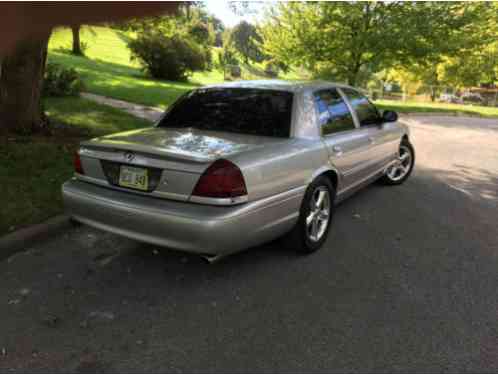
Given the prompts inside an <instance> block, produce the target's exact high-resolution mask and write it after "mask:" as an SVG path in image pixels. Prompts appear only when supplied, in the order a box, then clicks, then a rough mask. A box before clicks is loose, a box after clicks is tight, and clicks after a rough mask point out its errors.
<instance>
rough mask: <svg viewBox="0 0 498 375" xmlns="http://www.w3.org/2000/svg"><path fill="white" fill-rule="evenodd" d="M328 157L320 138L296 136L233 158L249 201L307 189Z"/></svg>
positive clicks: (325, 163)
mask: <svg viewBox="0 0 498 375" xmlns="http://www.w3.org/2000/svg"><path fill="white" fill-rule="evenodd" d="M327 159H328V154H327V151H326V149H325V147H324V145H323V143H322V141H321V140H320V139H316V140H313V139H297V138H291V139H288V140H285V141H283V142H280V143H277V144H273V145H271V147H263V148H260V149H254V150H250V151H247V152H244V153H241V154H239V155H235V156H233V157H231V158H230V160H231V161H233V162H234V163H235V164H237V165H238V166H239V168H240V169H241V170H242V173H243V175H244V178H245V181H246V186H247V190H248V195H249V200H250V201H252V200H257V199H262V198H265V197H269V196H272V195H276V194H280V193H283V192H286V191H290V190H292V189H297V188H303V189H304V188H305V187H306V186H307V185H308V184H309V183H310V182H311V179H312V177H313V175H314V174H315V172H316V171H317V170H319V169H321V168H323V166H325V165H327ZM303 191H304V190H303Z"/></svg>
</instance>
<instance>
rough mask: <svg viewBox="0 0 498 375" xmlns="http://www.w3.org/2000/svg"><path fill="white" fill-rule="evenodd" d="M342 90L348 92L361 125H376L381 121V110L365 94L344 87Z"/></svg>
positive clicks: (347, 94)
mask: <svg viewBox="0 0 498 375" xmlns="http://www.w3.org/2000/svg"><path fill="white" fill-rule="evenodd" d="M342 91H343V92H344V94H346V96H347V97H348V99H349V102H350V103H351V106H352V107H353V108H354V110H355V111H356V115H357V116H358V121H360V126H368V125H374V124H378V123H379V122H380V115H379V111H377V108H376V107H375V106H374V105H373V104H372V103H370V100H368V99H367V98H366V97H365V96H364V95H362V94H360V93H359V92H358V91H356V90H351V89H348V88H344V89H342Z"/></svg>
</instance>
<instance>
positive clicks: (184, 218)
mask: <svg viewBox="0 0 498 375" xmlns="http://www.w3.org/2000/svg"><path fill="white" fill-rule="evenodd" d="M62 195H63V199H64V206H65V209H66V211H67V212H68V214H69V215H70V216H72V217H73V218H74V219H76V220H77V221H80V222H82V223H84V224H88V225H90V226H93V227H96V228H100V229H103V230H106V231H109V232H113V233H116V234H120V235H123V236H126V237H129V238H133V239H136V240H139V241H143V242H148V243H152V244H156V245H159V246H166V247H170V248H173V249H178V250H183V251H188V252H194V253H202V254H210V255H220V254H229V253H232V252H236V251H240V250H243V249H246V248H249V247H252V246H257V245H259V244H262V243H264V242H266V241H270V240H272V239H275V238H277V237H279V236H280V235H282V234H284V233H286V232H287V231H289V230H290V229H291V228H292V227H293V225H294V224H295V223H296V222H297V218H298V215H299V208H300V205H301V201H302V197H303V195H304V187H302V188H297V189H293V190H290V191H287V192H284V193H281V194H277V195H275V196H272V197H269V198H265V199H261V200H258V201H255V202H250V203H246V204H242V205H237V206H230V207H217V206H206V205H200V204H195V203H191V202H178V201H170V200H165V199H159V198H153V197H147V196H141V195H138V194H133V193H128V192H122V191H117V190H113V189H109V188H105V187H101V186H97V185H93V184H90V183H86V182H82V181H78V180H75V179H72V180H69V181H68V182H66V183H65V184H64V185H63V186H62Z"/></svg>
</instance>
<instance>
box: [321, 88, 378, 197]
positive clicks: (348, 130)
mask: <svg viewBox="0 0 498 375" xmlns="http://www.w3.org/2000/svg"><path fill="white" fill-rule="evenodd" d="M314 98H315V104H316V107H317V111H318V123H319V127H320V130H321V134H322V139H323V141H324V142H325V144H326V146H327V149H328V151H329V158H330V162H331V164H333V165H334V166H335V167H336V168H337V169H338V171H339V173H340V174H341V185H340V186H339V187H338V190H339V191H338V193H340V192H342V191H344V190H347V189H348V188H350V187H352V186H354V185H355V184H356V183H357V182H358V181H359V180H361V179H362V178H363V176H364V175H365V170H364V169H365V158H366V152H367V150H368V149H369V147H370V143H369V140H368V138H367V137H365V136H364V134H363V133H362V132H361V131H360V129H358V127H357V125H356V124H355V120H354V118H353V116H352V113H351V111H350V108H349V107H348V105H347V103H346V102H345V101H344V99H343V97H342V96H341V94H340V93H339V92H338V91H337V89H335V88H330V89H325V90H320V91H317V92H315V93H314Z"/></svg>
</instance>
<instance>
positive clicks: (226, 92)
mask: <svg viewBox="0 0 498 375" xmlns="http://www.w3.org/2000/svg"><path fill="white" fill-rule="evenodd" d="M291 112H292V93H290V92H286V91H275V90H262V89H245V88H223V89H219V88H218V89H217V88H213V89H209V88H208V89H200V90H195V91H191V92H190V93H188V94H186V95H185V96H183V97H182V98H180V99H179V100H178V101H177V102H176V103H175V104H174V106H173V108H172V109H171V110H170V111H169V112H168V113H167V114H166V116H165V117H164V118H163V119H162V120H161V122H160V123H159V127H171V128H183V127H193V128H196V129H202V130H213V131H223V132H232V133H243V134H253V135H260V136H267V137H289V135H290V126H291Z"/></svg>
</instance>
